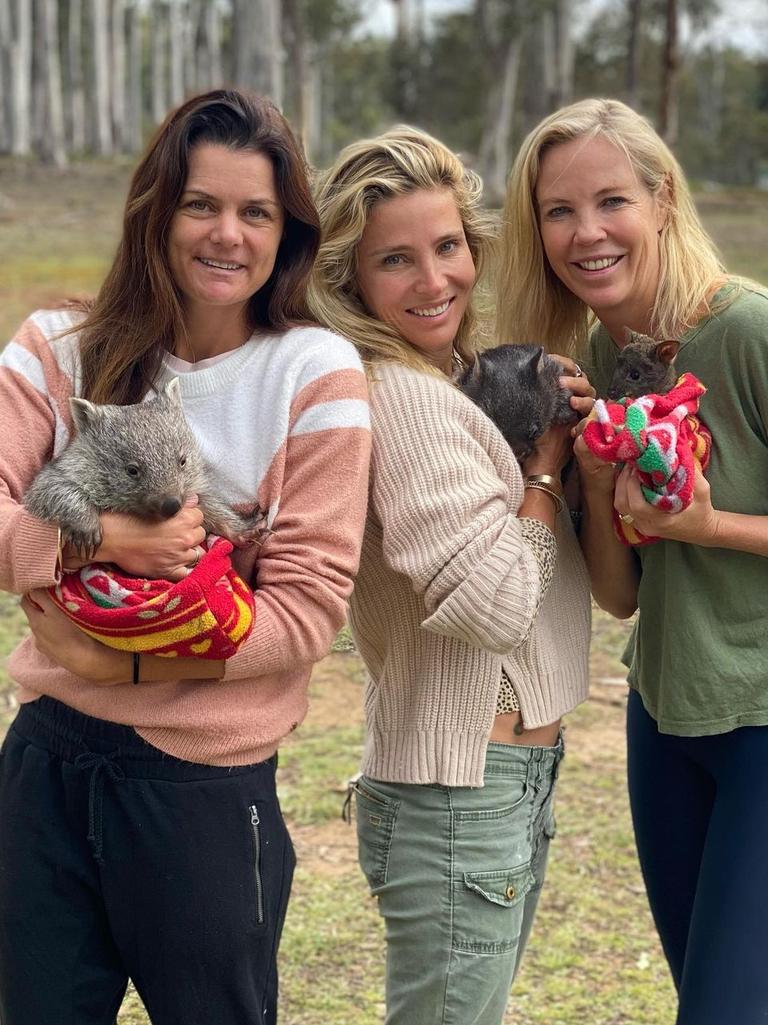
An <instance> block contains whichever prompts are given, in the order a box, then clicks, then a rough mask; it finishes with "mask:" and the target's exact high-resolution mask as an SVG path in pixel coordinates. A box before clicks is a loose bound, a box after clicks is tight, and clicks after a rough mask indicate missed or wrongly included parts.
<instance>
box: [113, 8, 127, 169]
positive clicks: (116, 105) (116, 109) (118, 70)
mask: <svg viewBox="0 0 768 1025" xmlns="http://www.w3.org/2000/svg"><path fill="white" fill-rule="evenodd" d="M111 7H112V11H111V14H112V17H111V29H112V31H111V41H112V47H111V50H112V61H111V66H110V72H111V77H112V82H111V90H110V91H111V98H112V136H113V139H114V144H115V148H116V149H117V150H119V151H120V152H121V153H125V152H128V145H127V140H126V130H127V125H126V107H127V104H126V90H127V86H128V79H127V76H126V73H125V72H126V58H125V0H111Z"/></svg>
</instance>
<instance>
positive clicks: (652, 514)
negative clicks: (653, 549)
mask: <svg viewBox="0 0 768 1025" xmlns="http://www.w3.org/2000/svg"><path fill="white" fill-rule="evenodd" d="M614 504H615V507H616V510H617V511H618V512H619V513H620V514H622V513H623V514H625V515H626V514H629V515H630V516H632V517H633V518H634V521H635V526H636V527H637V528H638V530H642V532H643V533H644V534H652V535H656V536H657V537H661V538H667V539H668V540H670V541H685V542H688V543H689V544H695V545H701V546H702V547H704V548H730V549H733V550H735V551H738V552H749V553H750V554H751V555H763V556H768V516H754V515H748V514H746V513H735V512H725V511H723V510H721V509H714V508H713V506H712V501H711V498H710V493H709V483H708V481H707V479H706V478H705V477H704V475H703V474H702V473H701V471H700V470H699V469H698V468H697V469H696V480H695V484H694V489H693V501H692V502H691V504H690V505H689V506H688V508H687V509H683V511H682V512H679V513H668V512H664V511H663V510H661V509H657V508H656V507H655V506H653V505H651V504H650V503H649V502H646V500H645V499H644V497H643V492H642V489H641V487H640V482H639V480H638V478H637V475H636V473H635V472H634V471H633V470H632V469H630V468H629V467H625V468H624V469H623V470H622V471H621V473H620V474H619V476H618V479H617V481H616V496H615V500H614Z"/></svg>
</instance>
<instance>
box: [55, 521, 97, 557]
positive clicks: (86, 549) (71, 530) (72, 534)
mask: <svg viewBox="0 0 768 1025" xmlns="http://www.w3.org/2000/svg"><path fill="white" fill-rule="evenodd" d="M61 537H62V540H63V541H65V542H66V543H67V544H70V545H72V547H73V548H74V549H75V551H76V552H77V556H78V558H80V559H85V560H86V562H90V561H91V560H92V559H93V557H94V555H95V554H96V551H97V549H98V548H99V546H100V545H101V537H102V534H101V530H100V529H99V528H96V529H94V530H89V529H88V528H87V527H86V528H83V529H78V528H77V527H62V529H61Z"/></svg>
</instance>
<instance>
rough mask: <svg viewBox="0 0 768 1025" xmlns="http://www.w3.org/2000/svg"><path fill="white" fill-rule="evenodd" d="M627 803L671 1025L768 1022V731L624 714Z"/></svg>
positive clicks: (634, 699) (637, 705)
mask: <svg viewBox="0 0 768 1025" xmlns="http://www.w3.org/2000/svg"><path fill="white" fill-rule="evenodd" d="M627 741H628V763H629V796H630V804H631V807H632V818H633V821H634V827H635V838H636V840H637V849H638V854H639V857H640V866H641V868H642V871H643V876H644V878H645V885H646V889H647V891H648V899H649V902H650V905H651V911H652V912H653V917H654V919H655V921H656V927H657V929H658V931H659V936H660V937H661V943H662V946H663V948H664V953H665V955H666V957H667V961H668V962H669V966H670V969H671V971H672V976H673V978H674V981H675V985H676V987H677V990H678V995H679V1009H678V1016H677V1025H766V1023H768V727H765V726H742V727H740V728H739V729H735V730H732V731H731V732H729V733H721V734H718V735H716V736H712V737H674V736H670V735H668V734H663V733H659V731H658V729H657V726H656V722H655V720H654V719H652V718H651V716H650V715H648V713H647V712H646V711H645V709H644V707H643V703H642V700H641V698H640V696H639V695H638V694H637V693H636V692H634V691H630V696H629V705H628V709H627Z"/></svg>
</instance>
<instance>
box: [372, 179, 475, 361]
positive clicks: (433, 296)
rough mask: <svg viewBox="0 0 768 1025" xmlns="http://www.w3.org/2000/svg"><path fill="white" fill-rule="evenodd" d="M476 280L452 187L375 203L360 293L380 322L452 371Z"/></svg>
mask: <svg viewBox="0 0 768 1025" xmlns="http://www.w3.org/2000/svg"><path fill="white" fill-rule="evenodd" d="M474 283H475V264H474V261H473V259H472V254H471V253H470V251H469V246H468V245H467V240H466V237H465V235H464V227H463V225H462V222H461V216H460V214H459V211H458V208H457V206H456V201H455V199H454V197H453V194H452V192H451V191H450V189H448V188H439V189H418V190H416V191H415V192H409V193H406V194H405V195H402V196H394V197H392V198H391V199H382V200H379V201H378V202H377V203H375V204H374V206H373V207H372V209H371V212H370V215H369V217H368V223H367V225H366V227H365V231H364V232H363V237H362V239H361V240H360V243H359V245H358V248H357V284H358V288H359V291H360V296H361V298H362V300H363V302H364V303H365V305H366V307H367V309H368V311H369V312H370V313H371V314H372V315H373V316H374V317H378V319H379V320H381V321H383V322H384V323H386V324H389V325H390V326H391V327H393V328H395V330H396V331H398V332H399V333H400V334H401V335H402V337H403V338H404V339H405V340H406V341H407V342H408V343H410V344H411V345H412V346H413V347H414V348H415V349H418V350H419V352H420V353H422V355H424V356H425V357H426V358H427V359H428V360H429V361H430V363H432V364H434V366H436V367H439V368H440V369H441V370H444V371H446V372H447V373H450V370H451V355H452V352H453V344H454V341H455V339H456V335H457V333H458V330H459V326H460V324H461V321H462V318H463V316H464V313H465V312H466V309H467V304H468V303H469V299H470V296H471V295H472V288H473V286H474Z"/></svg>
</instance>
